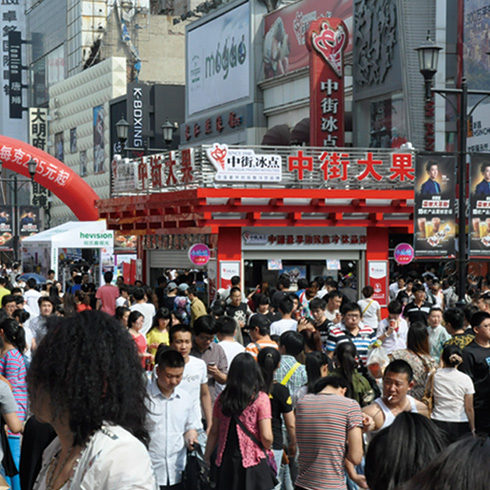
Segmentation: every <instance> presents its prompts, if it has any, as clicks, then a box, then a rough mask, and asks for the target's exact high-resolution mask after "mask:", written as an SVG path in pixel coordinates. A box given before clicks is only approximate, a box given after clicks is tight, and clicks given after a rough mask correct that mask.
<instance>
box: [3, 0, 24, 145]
mask: <svg viewBox="0 0 490 490" xmlns="http://www.w3.org/2000/svg"><path fill="white" fill-rule="evenodd" d="M0 20H1V22H2V42H1V45H0V52H1V58H2V70H1V72H0V77H1V80H2V91H1V93H0V134H3V135H4V136H9V137H11V138H17V139H19V140H22V141H27V138H28V134H27V129H28V124H27V110H25V108H26V107H27V97H26V96H27V93H26V90H25V87H26V82H27V76H26V74H25V71H26V70H25V65H26V64H27V63H26V45H25V43H24V41H25V40H26V37H25V36H26V33H25V31H26V29H25V24H26V23H25V2H21V1H19V0H3V1H2V2H1V3H0Z"/></svg>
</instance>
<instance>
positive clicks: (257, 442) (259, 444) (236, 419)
mask: <svg viewBox="0 0 490 490" xmlns="http://www.w3.org/2000/svg"><path fill="white" fill-rule="evenodd" d="M232 420H233V422H235V424H237V425H239V426H240V429H242V430H243V432H245V434H247V436H248V437H249V438H250V439H251V440H252V442H254V443H255V444H256V445H257V446H258V447H259V449H261V450H262V452H263V453H264V456H265V459H266V461H269V455H268V454H267V451H266V450H265V447H264V445H263V444H262V442H261V441H259V439H257V437H255V435H254V434H253V433H252V432H250V431H249V430H248V428H247V427H246V426H245V424H244V423H243V422H242V421H241V420H240V419H239V418H238V417H235V416H234V415H233V417H232Z"/></svg>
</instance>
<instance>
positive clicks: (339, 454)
mask: <svg viewBox="0 0 490 490" xmlns="http://www.w3.org/2000/svg"><path fill="white" fill-rule="evenodd" d="M361 425H362V413H361V407H360V406H359V404H358V403H357V402H356V401H354V400H351V399H350V398H346V397H344V396H340V395H335V394H326V393H319V394H317V395H313V394H309V395H305V396H304V397H303V398H302V399H301V400H300V401H299V402H298V406H297V407H296V436H297V439H298V447H299V473H298V478H297V479H296V482H295V483H296V485H297V486H298V487H302V488H304V489H305V490H324V489H330V488H332V489H346V488H347V487H346V484H345V472H344V458H345V455H346V448H345V445H346V442H347V431H349V430H351V429H353V428H355V427H360V426H361Z"/></svg>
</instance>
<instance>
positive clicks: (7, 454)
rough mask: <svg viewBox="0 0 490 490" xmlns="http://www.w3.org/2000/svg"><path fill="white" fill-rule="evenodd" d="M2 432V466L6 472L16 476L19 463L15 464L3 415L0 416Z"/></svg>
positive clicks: (0, 431)
mask: <svg viewBox="0 0 490 490" xmlns="http://www.w3.org/2000/svg"><path fill="white" fill-rule="evenodd" d="M0 424H1V426H0V433H1V438H2V440H1V444H2V449H3V460H2V466H3V469H4V470H5V474H6V475H7V476H15V475H18V474H19V470H18V469H17V465H16V464H15V461H14V458H13V457H12V451H11V450H10V445H9V441H8V437H7V433H6V432H5V429H4V427H5V420H4V419H3V417H2V416H0Z"/></svg>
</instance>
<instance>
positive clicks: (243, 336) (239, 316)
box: [225, 287, 252, 345]
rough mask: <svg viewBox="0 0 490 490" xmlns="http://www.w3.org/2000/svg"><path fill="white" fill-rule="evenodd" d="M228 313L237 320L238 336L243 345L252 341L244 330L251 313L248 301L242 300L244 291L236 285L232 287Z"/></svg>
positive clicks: (227, 308) (227, 307) (237, 338)
mask: <svg viewBox="0 0 490 490" xmlns="http://www.w3.org/2000/svg"><path fill="white" fill-rule="evenodd" d="M225 311H226V315H227V316H230V317H231V318H234V319H235V321H236V322H237V325H238V327H239V328H238V329H237V336H236V340H238V341H239V342H240V343H241V344H242V345H247V344H248V343H249V342H250V337H249V336H248V334H247V333H246V332H244V331H243V329H244V328H245V326H246V325H247V318H248V317H249V316H250V315H251V313H252V312H251V311H250V310H249V308H248V305H247V303H243V302H242V292H241V290H240V288H237V287H234V288H231V289H230V304H228V305H227V306H226V310H225Z"/></svg>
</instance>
